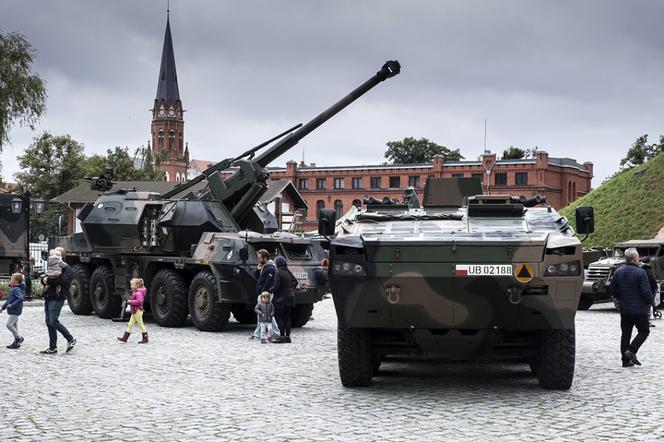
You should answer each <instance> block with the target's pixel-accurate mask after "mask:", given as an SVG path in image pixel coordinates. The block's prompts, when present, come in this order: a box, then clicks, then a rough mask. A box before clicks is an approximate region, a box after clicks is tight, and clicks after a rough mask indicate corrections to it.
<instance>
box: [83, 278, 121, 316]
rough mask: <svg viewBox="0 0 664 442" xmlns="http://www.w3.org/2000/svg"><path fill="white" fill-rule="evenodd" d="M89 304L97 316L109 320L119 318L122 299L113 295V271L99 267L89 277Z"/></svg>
mask: <svg viewBox="0 0 664 442" xmlns="http://www.w3.org/2000/svg"><path fill="white" fill-rule="evenodd" d="M90 303H91V305H92V308H93V309H94V311H95V313H96V314H97V316H99V317H100V318H104V319H111V318H115V317H117V316H120V311H121V310H122V298H121V297H120V296H118V295H117V294H116V293H115V281H114V276H113V270H112V269H111V267H110V266H106V265H103V266H99V267H97V268H96V269H95V270H94V272H92V276H90Z"/></svg>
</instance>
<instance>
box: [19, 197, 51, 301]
mask: <svg viewBox="0 0 664 442" xmlns="http://www.w3.org/2000/svg"><path fill="white" fill-rule="evenodd" d="M31 198H32V193H31V192H30V191H29V190H28V191H26V192H24V193H23V195H22V198H14V199H12V212H13V213H15V214H18V213H21V209H23V208H24V207H25V257H24V258H23V273H24V274H25V300H26V301H31V300H32V278H30V274H31V272H32V269H31V267H30V208H31V207H32V205H33V204H34V207H35V212H36V213H37V215H41V214H42V213H44V200H43V199H41V198H39V197H37V198H35V199H34V201H31Z"/></svg>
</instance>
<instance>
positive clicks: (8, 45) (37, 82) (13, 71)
mask: <svg viewBox="0 0 664 442" xmlns="http://www.w3.org/2000/svg"><path fill="white" fill-rule="evenodd" d="M34 55H35V51H34V49H32V46H31V45H30V43H28V41H27V40H26V39H25V38H24V37H23V36H22V35H21V34H17V33H10V34H3V33H1V32H0V151H2V146H3V145H4V144H6V143H8V142H9V131H10V129H11V128H12V126H14V124H16V123H18V124H19V125H21V126H23V125H27V126H28V127H30V128H31V129H34V125H35V123H36V122H37V119H38V118H39V117H40V116H41V114H42V113H43V112H44V108H45V103H46V85H45V82H44V81H43V80H42V79H41V78H39V76H38V75H37V74H34V73H32V71H31V66H32V62H33V61H34Z"/></svg>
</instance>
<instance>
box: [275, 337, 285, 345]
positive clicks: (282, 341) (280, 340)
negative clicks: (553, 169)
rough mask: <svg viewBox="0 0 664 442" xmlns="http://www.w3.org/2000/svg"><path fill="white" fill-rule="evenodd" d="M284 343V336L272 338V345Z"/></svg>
mask: <svg viewBox="0 0 664 442" xmlns="http://www.w3.org/2000/svg"><path fill="white" fill-rule="evenodd" d="M284 342H286V340H285V336H277V337H276V338H272V343H273V344H283V343H284Z"/></svg>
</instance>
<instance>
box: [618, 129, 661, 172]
mask: <svg viewBox="0 0 664 442" xmlns="http://www.w3.org/2000/svg"><path fill="white" fill-rule="evenodd" d="M661 152H664V136H663V135H660V136H659V143H655V144H648V135H647V134H646V135H641V136H640V137H638V138H637V139H636V141H634V143H633V144H632V147H630V148H629V150H628V151H627V155H626V156H625V158H623V159H622V160H620V166H621V167H624V168H625V169H631V168H632V167H634V166H638V165H639V164H643V163H645V162H646V161H648V160H650V159H652V158H654V157H656V156H657V155H658V154H659V153H661Z"/></svg>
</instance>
